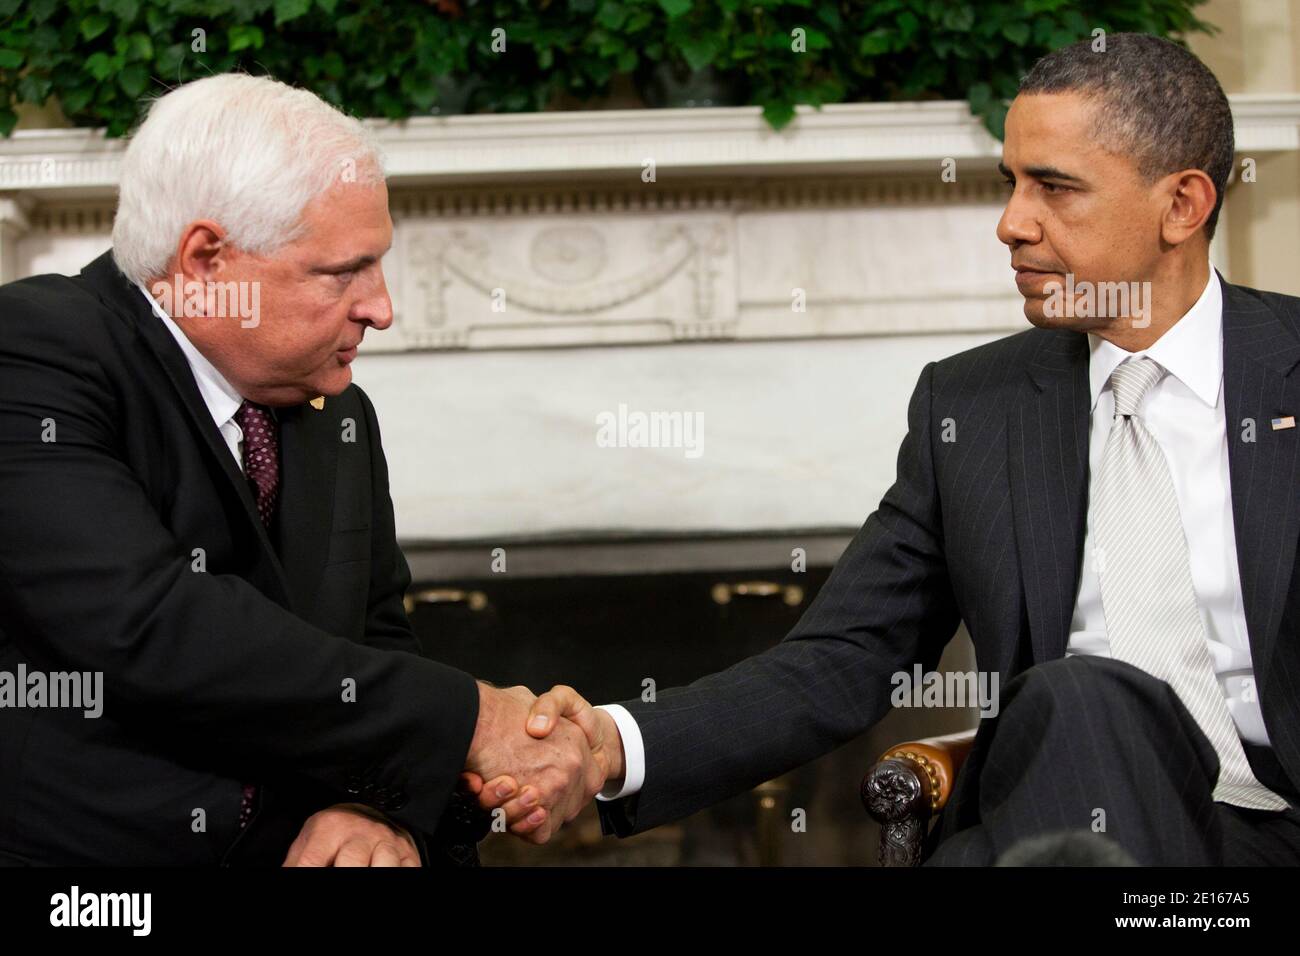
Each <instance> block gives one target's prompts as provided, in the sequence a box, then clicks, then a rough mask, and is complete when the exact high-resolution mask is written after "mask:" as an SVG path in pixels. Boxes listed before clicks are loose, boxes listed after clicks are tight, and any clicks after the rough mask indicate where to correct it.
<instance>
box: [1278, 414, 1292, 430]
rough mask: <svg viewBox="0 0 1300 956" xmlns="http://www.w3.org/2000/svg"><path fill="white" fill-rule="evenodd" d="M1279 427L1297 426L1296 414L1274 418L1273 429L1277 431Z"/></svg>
mask: <svg viewBox="0 0 1300 956" xmlns="http://www.w3.org/2000/svg"><path fill="white" fill-rule="evenodd" d="M1279 428H1295V416H1294V415H1288V416H1286V418H1275V419H1273V431H1277V430H1278V429H1279Z"/></svg>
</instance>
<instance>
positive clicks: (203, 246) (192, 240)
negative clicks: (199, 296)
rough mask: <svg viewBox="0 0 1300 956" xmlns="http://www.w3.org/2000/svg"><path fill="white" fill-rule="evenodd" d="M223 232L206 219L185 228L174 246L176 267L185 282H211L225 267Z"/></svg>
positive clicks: (225, 247) (225, 251) (225, 249)
mask: <svg viewBox="0 0 1300 956" xmlns="http://www.w3.org/2000/svg"><path fill="white" fill-rule="evenodd" d="M225 239H226V232H225V230H224V229H222V228H221V227H220V226H219V225H217V224H216V223H215V222H213V221H212V220H210V219H198V220H195V221H194V222H192V223H190V224H189V225H187V226H186V227H185V229H184V231H183V232H182V233H181V238H180V242H179V243H177V246H176V264H177V270H176V271H177V272H179V273H180V274H181V275H182V276H183V277H184V278H185V280H186V281H191V280H192V281H196V282H207V281H210V280H211V281H215V280H216V279H217V278H218V276H219V274H220V272H221V270H222V269H223V268H225V267H226V256H227V255H228V254H229V249H228V247H227V246H226V242H225Z"/></svg>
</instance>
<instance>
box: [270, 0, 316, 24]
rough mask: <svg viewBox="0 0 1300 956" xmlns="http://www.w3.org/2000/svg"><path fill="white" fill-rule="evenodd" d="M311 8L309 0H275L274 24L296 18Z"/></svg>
mask: <svg viewBox="0 0 1300 956" xmlns="http://www.w3.org/2000/svg"><path fill="white" fill-rule="evenodd" d="M310 9H311V0H275V25H276V26H277V27H278V26H279V25H280V24H282V23H288V22H289V21H290V20H296V19H298V18H299V17H300V16H302V15H303V14H305V13H306V12H307V11H308V10H310Z"/></svg>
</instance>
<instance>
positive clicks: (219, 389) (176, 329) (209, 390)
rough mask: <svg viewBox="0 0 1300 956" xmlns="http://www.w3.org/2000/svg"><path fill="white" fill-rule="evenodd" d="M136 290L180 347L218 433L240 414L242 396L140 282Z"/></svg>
mask: <svg viewBox="0 0 1300 956" xmlns="http://www.w3.org/2000/svg"><path fill="white" fill-rule="evenodd" d="M135 287H136V288H137V289H139V290H140V294H141V295H143V296H144V297H145V298H146V299H148V300H149V305H150V306H151V307H152V308H153V313H154V315H156V316H158V318H160V319H162V322H163V325H165V326H167V331H168V332H170V333H171V334H172V338H174V339H175V340H176V344H177V345H179V346H180V347H181V351H182V352H183V353H185V360H186V361H187V362H189V365H190V371H191V372H193V373H194V381H195V383H196V384H197V385H198V386H199V394H200V395H201V396H202V397H203V403H204V404H205V405H207V407H208V413H209V414H210V415H211V416H212V420H213V421H214V422H215V423H216V425H217V428H218V429H220V428H221V426H222V425H224V424H225V423H226V422H228V421H230V420H231V419H232V418H234V417H235V412H237V411H239V406H240V405H242V404H243V403H244V399H243V396H242V395H240V394H239V393H238V392H237V391H235V387H234V386H233V385H231V384H230V382H228V381H226V377H225V376H224V375H222V374H221V373H220V372H218V371H217V370H216V368H215V367H214V366H213V364H212V363H211V362H209V361H208V360H207V359H206V358H205V357H204V355H203V353H202V352H200V351H199V350H198V349H196V348H195V347H194V343H193V342H191V341H190V340H189V338H187V337H186V335H185V333H184V332H182V331H181V328H180V326H179V325H177V324H176V322H175V320H174V319H172V317H171V316H170V315H168V314H167V313H166V312H164V311H163V309H162V307H161V306H160V305H158V300H157V299H155V298H154V297H153V296H151V295H150V294H149V290H148V289H146V288H145V287H144V286H143V285H141V284H140V283H139V282H137V283H135Z"/></svg>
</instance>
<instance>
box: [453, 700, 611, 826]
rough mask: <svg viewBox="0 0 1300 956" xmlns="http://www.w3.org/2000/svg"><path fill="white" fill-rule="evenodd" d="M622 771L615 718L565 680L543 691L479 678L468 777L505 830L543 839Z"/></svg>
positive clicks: (468, 786) (467, 781)
mask: <svg viewBox="0 0 1300 956" xmlns="http://www.w3.org/2000/svg"><path fill="white" fill-rule="evenodd" d="M622 777H623V747H622V740H621V738H620V737H619V734H618V729H617V727H615V725H614V721H613V718H611V717H610V716H609V714H608V713H606V712H605V711H603V710H597V709H596V708H594V707H592V706H591V705H590V704H589V703H587V701H585V700H584V699H583V698H582V697H581V696H580V695H579V694H578V693H577V691H575V690H573V688H571V687H565V686H563V685H561V686H557V687H554V688H552V689H551V690H550V691H547V692H546V693H545V694H543V695H542V696H540V697H537V696H535V695H534V694H533V693H532V692H531V691H530V690H528V688H526V687H509V688H497V687H492V686H491V685H489V684H485V683H483V682H481V681H480V682H479V718H478V724H477V726H476V727H475V730H474V739H473V740H472V741H471V743H470V748H469V756H468V758H467V760H466V765H465V772H464V773H463V774H462V781H463V784H464V786H465V788H466V789H467V790H468V791H469V792H470V793H472V794H474V795H475V796H476V797H477V798H478V802H479V805H480V806H482V807H483V809H485V810H488V811H495V810H497V809H498V808H499V809H500V810H501V811H502V812H503V813H504V815H505V820H506V824H507V829H508V830H509V831H510V832H511V833H513V834H515V835H516V836H519V837H521V838H523V839H525V840H527V841H528V842H530V843H537V844H541V843H545V842H547V841H548V840H549V839H550V838H551V837H552V836H554V834H555V833H556V832H557V831H558V830H559V829H560V827H562V826H563V825H564V824H565V823H568V822H569V821H570V820H572V819H573V818H574V817H576V816H577V815H578V813H579V812H581V810H582V808H583V807H585V806H586V805H587V804H588V803H589V802H590V801H591V799H592V798H593V797H594V796H595V795H596V794H597V793H599V792H600V791H601V788H602V787H604V786H605V783H606V781H609V780H618V779H621V778H622Z"/></svg>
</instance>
